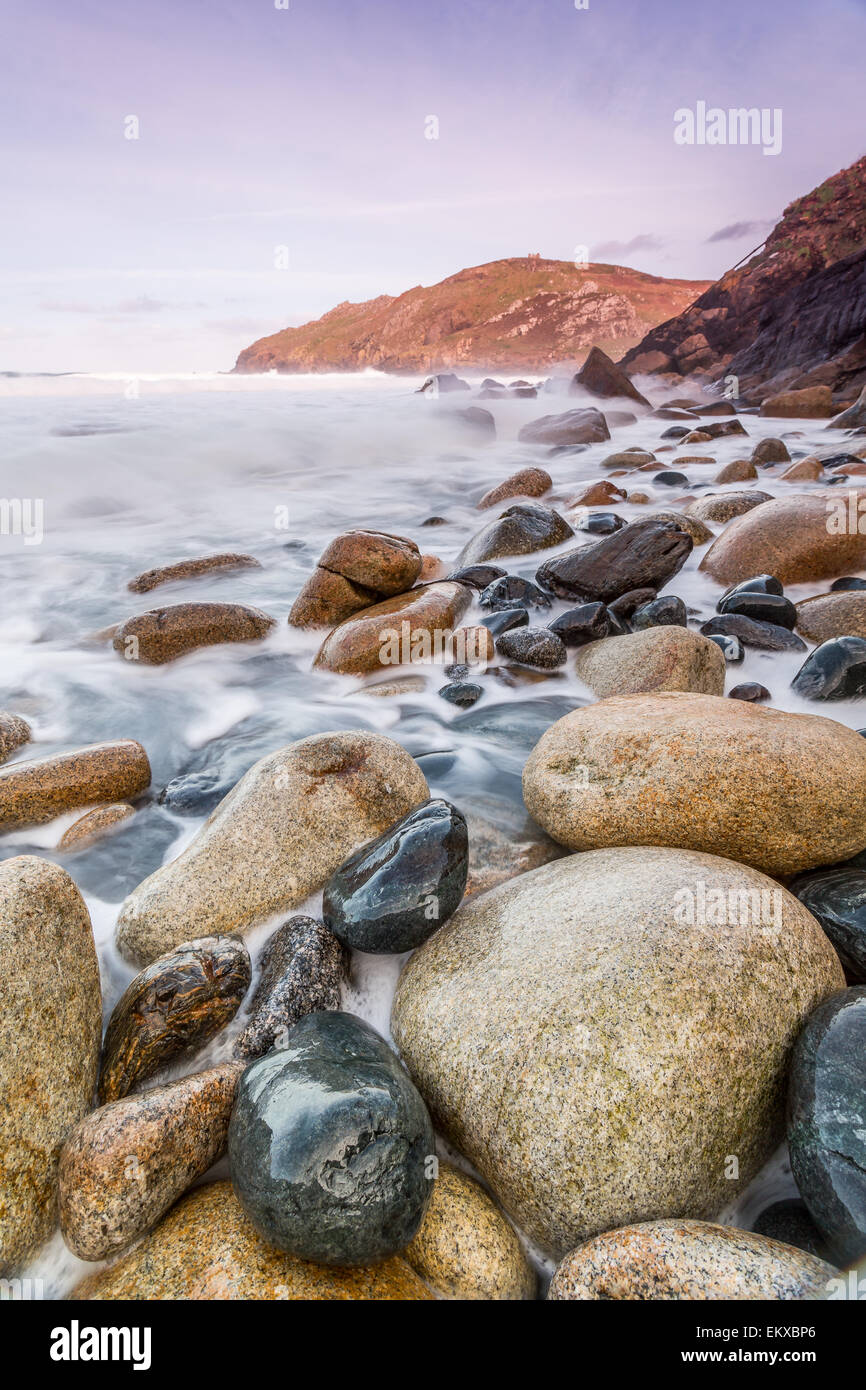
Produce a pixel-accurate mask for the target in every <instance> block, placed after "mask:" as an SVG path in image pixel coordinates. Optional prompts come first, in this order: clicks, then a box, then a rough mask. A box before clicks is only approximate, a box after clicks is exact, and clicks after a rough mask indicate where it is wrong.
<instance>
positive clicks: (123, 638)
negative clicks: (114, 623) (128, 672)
mask: <svg viewBox="0 0 866 1390" xmlns="http://www.w3.org/2000/svg"><path fill="white" fill-rule="evenodd" d="M274 625H275V623H274V619H273V618H271V617H269V616H268V614H267V613H263V612H262V611H261V609H259V608H248V607H246V606H245V605H244V604H241V603H177V604H174V605H173V606H172V607H170V608H154V609H152V610H151V611H150V612H149V613H140V614H139V615H138V616H137V617H135V618H128V619H127V620H126V622H124V623H121V625H120V627H119V628H118V629H117V631H116V632H115V634H114V637H113V638H112V645H113V647H114V650H115V651H116V652H117V653H118V654H119V655H120V656H122V657H123V659H124V660H125V661H133V662H139V661H140V662H144V663H145V664H146V665H149V666H161V665H163V664H164V663H165V662H167V661H175V660H176V659H177V658H178V657H179V656H184V655H185V653H187V652H191V651H195V650H196V649H197V648H199V647H212V646H216V645H218V644H219V643H221V642H257V641H259V640H260V639H261V638H262V637H266V636H267V634H268V633H269V632H270V630H271V628H272V627H274Z"/></svg>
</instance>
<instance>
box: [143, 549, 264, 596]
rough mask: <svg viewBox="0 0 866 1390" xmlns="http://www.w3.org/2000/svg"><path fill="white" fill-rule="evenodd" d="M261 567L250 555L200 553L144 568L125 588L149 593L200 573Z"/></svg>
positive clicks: (196, 577)
mask: <svg viewBox="0 0 866 1390" xmlns="http://www.w3.org/2000/svg"><path fill="white" fill-rule="evenodd" d="M245 569H246V570H248V569H261V565H260V563H259V561H258V560H256V559H254V558H253V556H252V555H234V554H223V555H200V556H198V557H197V558H196V559H194V560H178V561H177V562H176V564H173V565H160V566H159V567H158V568H157V569H152V570H145V572H144V574H137V575H136V576H135V578H134V579H130V581H129V583H128V584H127V586H126V587H127V589H129V590H130V592H131V593H133V594H149V593H150V591H151V590H152V589H158V588H159V586H160V584H176V583H180V582H182V581H183V580H185V579H198V577H199V575H202V574H214V573H219V572H223V573H225V572H226V571H227V570H245Z"/></svg>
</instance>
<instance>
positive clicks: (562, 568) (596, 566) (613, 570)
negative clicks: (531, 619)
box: [535, 519, 693, 603]
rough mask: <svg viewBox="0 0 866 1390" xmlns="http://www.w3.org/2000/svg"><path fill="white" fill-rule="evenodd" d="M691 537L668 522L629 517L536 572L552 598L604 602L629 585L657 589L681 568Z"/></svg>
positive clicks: (690, 545) (537, 577) (548, 562)
mask: <svg viewBox="0 0 866 1390" xmlns="http://www.w3.org/2000/svg"><path fill="white" fill-rule="evenodd" d="M692 544H693V542H692V538H691V536H689V535H688V533H687V532H685V531H681V530H680V529H679V526H678V525H677V524H676V523H674V522H669V521H653V520H651V519H647V520H641V521H633V522H632V524H631V525H630V526H625V527H623V529H622V530H621V531H617V532H615V533H614V534H613V535H612V536H607V537H605V538H604V539H603V540H600V541H598V542H596V543H595V544H594V545H584V546H580V547H579V548H577V549H575V550H566V551H565V552H564V554H562V555H557V556H555V558H554V559H552V560H547V561H545V563H544V564H543V565H542V566H541V567H540V569H539V570H538V571H537V573H536V576H535V577H536V579H537V580H538V582H539V584H540V585H541V586H542V587H543V588H545V589H548V590H549V591H550V592H551V593H553V594H555V595H556V597H557V598H564V599H577V600H579V601H581V602H587V601H590V600H593V599H597V600H599V601H600V602H602V603H609V602H610V601H611V599H616V598H619V597H620V595H621V594H626V593H628V592H629V590H630V589H639V588H644V587H650V588H653V589H660V588H661V587H662V585H663V584H667V582H668V580H669V579H672V578H673V576H674V575H675V574H676V573H677V571H678V570H680V569H682V567H683V565H684V564H685V562H686V559H687V558H688V556H689V554H690V553H691V550H692Z"/></svg>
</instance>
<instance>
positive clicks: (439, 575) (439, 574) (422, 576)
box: [416, 555, 449, 584]
mask: <svg viewBox="0 0 866 1390" xmlns="http://www.w3.org/2000/svg"><path fill="white" fill-rule="evenodd" d="M448 573H449V566H448V565H446V564H445V562H444V560H440V559H439V556H438V555H422V556H421V569H420V570H419V572H418V579H417V581H416V582H417V583H418V584H432V583H433V581H434V579H444V578H445V577H446V575H447V574H448Z"/></svg>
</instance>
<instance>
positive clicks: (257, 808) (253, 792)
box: [117, 731, 429, 964]
mask: <svg viewBox="0 0 866 1390" xmlns="http://www.w3.org/2000/svg"><path fill="white" fill-rule="evenodd" d="M428 796H429V791H428V788H427V783H426V781H425V780H424V776H423V774H422V772H421V770H420V768H419V767H418V765H417V763H415V762H414V760H413V759H412V758H410V756H409V754H408V753H406V752H405V751H404V749H402V748H401V747H400V746H399V745H398V744H396V743H393V742H392V741H391V739H389V738H384V737H383V736H382V735H381V734H371V733H363V732H354V731H352V732H338V733H324V734H314V735H313V736H312V737H311V738H305V739H301V740H300V741H299V742H298V743H292V744H289V745H288V746H287V747H286V748H280V749H278V750H277V752H276V753H271V754H269V755H268V756H267V757H266V758H262V759H261V760H260V761H259V762H257V763H256V764H255V765H254V766H253V767H251V768H250V770H249V772H247V773H246V775H245V776H244V777H242V778H241V780H240V782H238V784H237V786H235V787H234V788H233V789H232V791H231V792H230V793H229V795H228V796H227V797H225V799H224V800H223V801H221V802H220V804H219V806H218V807H217V808H216V810H215V811H214V812H213V813H212V814H211V816H210V818H209V819H208V820H207V821H206V822H205V824H204V825H203V826H202V828H201V830H200V831H199V833H198V834H197V835H196V837H195V839H194V840H193V841H192V843H191V844H190V845H189V846H188V847H187V848H186V849H185V850H184V852H183V854H181V855H180V856H179V857H178V858H177V859H175V860H173V861H172V863H170V864H167V865H165V866H164V867H163V868H161V869H158V870H157V871H156V873H155V874H151V876H150V878H147V879H145V881H144V883H142V884H140V885H139V886H138V888H136V890H135V892H134V893H132V894H131V896H130V897H129V898H127V900H126V902H125V903H124V905H123V908H122V910H121V913H120V916H119V918H118V924H117V943H118V947H119V949H120V951H121V954H122V955H124V956H126V957H127V959H129V960H132V961H134V962H136V963H137V964H146V963H147V962H148V961H151V960H153V959H154V958H155V957H156V956H158V955H161V954H162V952H164V951H167V950H170V949H172V947H174V946H178V945H180V944H181V942H184V941H189V940H191V939H193V938H194V937H196V936H201V935H203V934H205V933H207V932H231V931H240V930H243V929H244V928H246V927H249V926H252V925H253V924H254V923H256V922H259V921H263V920H264V919H265V918H266V917H268V916H271V915H272V914H274V913H277V912H284V911H285V910H286V909H288V908H292V907H294V906H295V905H296V904H297V903H301V902H303V901H304V900H305V899H306V898H307V897H309V895H310V893H312V892H313V891H314V890H315V889H317V888H319V887H321V885H322V884H323V883H324V882H325V880H326V879H327V878H328V876H329V875H330V874H331V873H333V871H334V869H335V868H336V867H337V865H338V864H340V863H342V861H343V860H344V859H345V858H346V855H347V854H350V853H351V851H352V850H353V849H356V848H357V846H358V845H359V844H361V843H363V842H364V841H365V840H369V839H371V838H372V837H373V836H375V835H379V834H381V832H382V831H383V830H385V829H386V828H387V826H389V825H392V824H393V822H394V820H395V818H396V817H399V816H402V815H405V814H406V812H407V811H410V810H411V809H412V808H413V807H414V806H418V805H420V803H421V802H422V801H426V799H427V797H428Z"/></svg>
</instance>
